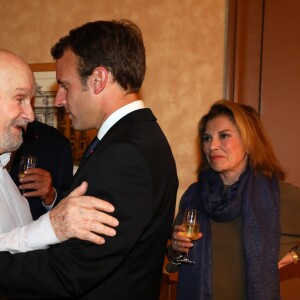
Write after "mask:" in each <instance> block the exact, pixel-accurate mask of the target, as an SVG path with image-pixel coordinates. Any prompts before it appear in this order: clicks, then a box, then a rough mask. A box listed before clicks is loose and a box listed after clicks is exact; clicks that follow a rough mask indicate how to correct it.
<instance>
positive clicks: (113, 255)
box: [0, 143, 153, 299]
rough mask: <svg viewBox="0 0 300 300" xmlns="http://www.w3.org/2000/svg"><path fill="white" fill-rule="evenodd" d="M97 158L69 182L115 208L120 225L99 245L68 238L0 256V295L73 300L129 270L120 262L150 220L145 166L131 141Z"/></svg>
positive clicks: (149, 180)
mask: <svg viewBox="0 0 300 300" xmlns="http://www.w3.org/2000/svg"><path fill="white" fill-rule="evenodd" d="M97 155H98V153H97V152H95V153H94V154H93V157H91V159H90V160H89V161H88V162H87V163H86V164H85V165H84V166H83V168H82V169H81V170H80V172H79V174H77V176H76V178H75V180H76V181H77V183H78V184H80V183H81V181H82V180H83V179H84V180H87V181H88V183H89V189H88V194H89V195H93V196H97V197H100V198H103V199H105V200H108V201H109V202H111V203H112V204H113V205H114V206H115V212H114V215H115V217H117V218H118V220H119V222H120V225H119V226H118V228H117V235H116V236H115V237H112V238H106V243H105V244H104V245H101V246H99V245H94V244H91V243H89V242H85V241H80V240H77V239H72V240H69V241H67V242H64V243H62V244H59V245H54V246H52V247H50V248H49V249H47V250H38V251H32V252H28V253H21V254H15V255H11V254H9V253H7V252H2V253H0V278H1V280H0V295H5V296H11V297H17V298H28V297H29V296H30V297H31V298H33V299H34V298H41V297H44V298H47V297H51V296H52V297H70V296H73V297H74V296H76V295H80V294H82V293H85V292H87V291H89V290H90V289H92V288H93V287H94V286H96V285H101V282H102V281H103V280H104V279H105V278H107V277H108V276H110V275H111V274H113V273H114V272H115V271H116V270H117V269H120V268H123V269H126V268H129V267H131V266H129V265H127V264H128V262H127V261H126V260H125V258H126V257H127V256H128V255H129V253H130V252H131V251H132V249H133V248H134V246H135V244H136V243H137V241H138V239H139V237H140V236H141V235H142V233H143V231H144V229H145V228H146V226H147V225H148V224H149V222H150V219H151V213H152V211H151V209H152V206H151V199H152V192H153V191H152V189H153V183H152V177H151V172H150V168H149V166H148V163H147V161H146V159H145V157H144V156H143V154H142V152H141V151H140V149H138V148H137V147H136V146H135V145H133V144H131V143H115V144H113V145H110V146H109V147H107V148H106V149H105V150H104V151H102V152H101V153H100V154H99V156H97ZM124 273H125V274H126V272H124ZM124 280H125V278H124ZM32 282H34V283H35V284H32Z"/></svg>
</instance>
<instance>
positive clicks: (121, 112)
mask: <svg viewBox="0 0 300 300" xmlns="http://www.w3.org/2000/svg"><path fill="white" fill-rule="evenodd" d="M142 108H145V105H144V102H143V101H142V100H136V101H134V102H131V103H129V104H127V105H125V106H122V107H121V108H119V109H118V110H116V111H115V112H113V113H112V114H111V115H110V116H109V117H108V118H107V119H106V120H105V122H104V123H103V124H102V126H101V127H100V129H99V132H98V135H97V137H98V139H99V140H101V139H102V138H103V137H104V135H105V134H106V133H107V131H108V130H109V129H110V128H111V127H112V126H113V125H114V124H116V123H117V122H118V121H119V120H120V119H122V118H123V117H125V116H126V115H128V114H129V113H131V112H133V111H135V110H138V109H142Z"/></svg>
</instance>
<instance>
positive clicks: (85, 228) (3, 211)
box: [0, 50, 117, 252]
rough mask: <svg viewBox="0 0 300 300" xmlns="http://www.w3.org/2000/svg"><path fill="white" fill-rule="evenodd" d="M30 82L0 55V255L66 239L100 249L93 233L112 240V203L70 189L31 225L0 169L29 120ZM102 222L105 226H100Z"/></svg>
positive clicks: (11, 59)
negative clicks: (0, 253)
mask: <svg viewBox="0 0 300 300" xmlns="http://www.w3.org/2000/svg"><path fill="white" fill-rule="evenodd" d="M34 93H35V81H34V76H33V73H32V72H31V70H30V68H29V66H28V65H27V64H26V63H25V62H24V61H23V59H21V58H20V57H18V56H17V55H15V54H13V53H11V52H9V51H6V50H0V115H1V118H0V250H1V251H10V252H24V251H29V250H35V249H40V248H45V247H48V246H49V245H51V244H55V243H59V241H65V240H67V239H69V238H71V237H77V238H80V239H85V240H89V241H91V242H94V243H99V244H102V243H103V242H104V239H103V238H102V237H101V236H98V235H97V234H95V233H100V234H106V235H114V234H115V230H114V229H112V228H110V227H109V226H114V225H116V224H117V221H116V220H115V218H113V217H111V216H109V215H106V214H104V213H101V212H98V211H97V210H104V211H107V212H112V211H113V207H112V205H111V204H109V203H107V202H105V201H102V200H99V199H96V198H93V197H88V196H83V195H84V193H85V192H86V188H87V184H86V183H83V184H82V185H81V186H79V187H78V188H77V189H75V190H74V191H73V192H72V193H71V194H70V195H69V197H68V198H67V199H65V200H64V201H62V202H61V204H59V205H58V206H57V207H56V208H54V209H53V210H52V211H51V212H50V213H47V214H45V215H44V216H42V217H41V218H40V219H38V220H37V221H35V222H32V217H31V214H30V210H29V206H28V203H27V200H26V199H25V198H24V197H22V196H21V194H20V192H19V190H18V188H17V187H16V185H15V184H14V183H13V181H12V179H11V178H10V176H9V174H8V172H7V170H6V169H5V165H6V164H7V163H8V161H9V159H10V151H14V150H16V149H17V148H18V147H20V145H21V143H22V128H24V127H26V125H27V123H28V122H31V121H33V117H34V116H33V111H32V107H31V103H30V102H31V98H32V97H33V95H34ZM102 223H106V224H107V225H109V226H105V225H104V224H102Z"/></svg>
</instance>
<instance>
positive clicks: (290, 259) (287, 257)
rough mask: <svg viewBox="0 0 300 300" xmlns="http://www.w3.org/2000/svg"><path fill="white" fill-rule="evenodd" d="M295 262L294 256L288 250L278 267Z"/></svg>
mask: <svg viewBox="0 0 300 300" xmlns="http://www.w3.org/2000/svg"><path fill="white" fill-rule="evenodd" d="M293 262H294V259H293V256H292V254H291V253H290V252H288V253H287V254H286V255H285V256H284V257H283V258H282V259H281V260H280V261H279V263H278V269H281V268H283V267H286V266H288V265H290V264H292V263H293Z"/></svg>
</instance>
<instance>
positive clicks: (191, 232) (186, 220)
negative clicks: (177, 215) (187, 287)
mask: <svg viewBox="0 0 300 300" xmlns="http://www.w3.org/2000/svg"><path fill="white" fill-rule="evenodd" d="M197 214H198V212H197V210H196V209H186V210H185V212H184V215H183V219H182V224H181V225H182V226H183V227H184V229H185V231H181V232H180V235H182V236H185V237H187V238H189V239H191V240H197V239H198V235H199V229H200V228H199V227H200V226H199V220H198V218H197ZM180 262H181V263H184V264H195V262H194V261H191V260H190V259H189V255H188V252H187V253H186V254H185V255H182V257H181V258H180Z"/></svg>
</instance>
